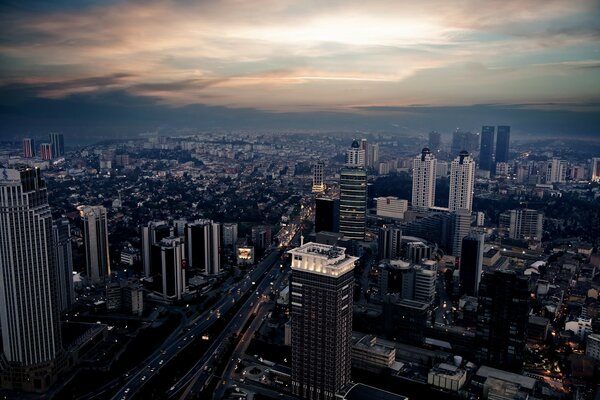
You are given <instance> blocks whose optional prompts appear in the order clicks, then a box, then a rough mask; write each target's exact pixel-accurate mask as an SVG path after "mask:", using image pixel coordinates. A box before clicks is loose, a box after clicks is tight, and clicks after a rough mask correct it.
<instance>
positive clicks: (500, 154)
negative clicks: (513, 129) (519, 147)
mask: <svg viewBox="0 0 600 400" xmlns="http://www.w3.org/2000/svg"><path fill="white" fill-rule="evenodd" d="M509 149H510V126H498V134H497V137H496V162H508V154H509Z"/></svg>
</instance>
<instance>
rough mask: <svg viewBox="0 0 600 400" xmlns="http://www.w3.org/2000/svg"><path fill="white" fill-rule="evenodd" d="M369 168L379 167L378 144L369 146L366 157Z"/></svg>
mask: <svg viewBox="0 0 600 400" xmlns="http://www.w3.org/2000/svg"><path fill="white" fill-rule="evenodd" d="M367 159H368V160H369V164H368V165H369V167H371V168H377V166H378V165H379V143H373V144H370V145H369V152H368V157H367Z"/></svg>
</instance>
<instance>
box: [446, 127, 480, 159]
mask: <svg viewBox="0 0 600 400" xmlns="http://www.w3.org/2000/svg"><path fill="white" fill-rule="evenodd" d="M478 149H479V135H478V134H476V133H471V132H463V131H461V130H459V129H457V130H456V131H455V132H454V133H453V134H452V145H451V146H450V152H451V153H452V154H455V155H458V154H460V152H461V151H463V150H466V151H468V152H473V151H477V150H478Z"/></svg>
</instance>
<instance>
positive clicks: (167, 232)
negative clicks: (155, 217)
mask: <svg viewBox="0 0 600 400" xmlns="http://www.w3.org/2000/svg"><path fill="white" fill-rule="evenodd" d="M178 222H179V221H178ZM174 235H175V232H174V228H173V227H172V226H169V225H168V224H167V223H166V222H165V221H150V222H148V224H147V225H144V226H142V228H141V236H142V263H143V264H144V276H145V277H146V278H149V277H151V276H152V275H154V274H155V273H158V270H157V269H155V268H153V267H152V261H153V258H152V254H151V249H152V246H153V245H155V244H157V243H158V242H160V241H161V240H162V239H164V238H166V237H169V236H174Z"/></svg>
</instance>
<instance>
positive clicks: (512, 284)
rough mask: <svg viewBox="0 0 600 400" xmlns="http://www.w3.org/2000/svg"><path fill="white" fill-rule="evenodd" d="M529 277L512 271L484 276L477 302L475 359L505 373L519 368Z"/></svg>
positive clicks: (521, 365) (526, 310)
mask: <svg viewBox="0 0 600 400" xmlns="http://www.w3.org/2000/svg"><path fill="white" fill-rule="evenodd" d="M529 299H530V293H529V278H528V277H527V276H523V275H517V273H516V272H515V271H508V270H496V271H494V272H491V273H485V274H484V275H483V278H482V279H481V284H480V285H479V296H478V302H477V331H476V333H475V348H476V349H477V350H476V359H477V361H479V363H481V364H485V365H489V366H491V367H494V368H500V369H503V370H507V371H515V372H520V371H521V369H522V368H523V354H524V350H525V329H526V328H527V322H528V320H529V318H528V316H529Z"/></svg>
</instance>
